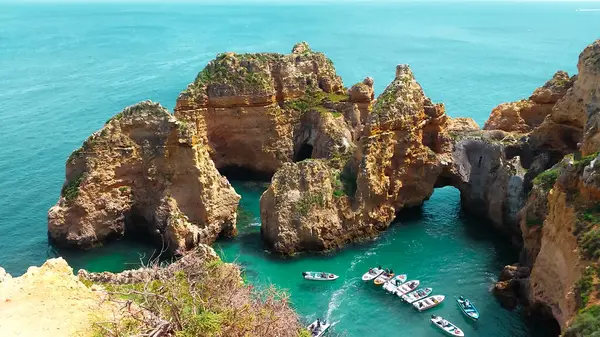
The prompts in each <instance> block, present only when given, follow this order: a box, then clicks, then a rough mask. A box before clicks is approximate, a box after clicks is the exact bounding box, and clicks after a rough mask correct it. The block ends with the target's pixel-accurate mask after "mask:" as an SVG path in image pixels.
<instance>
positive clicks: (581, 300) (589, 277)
mask: <svg viewBox="0 0 600 337" xmlns="http://www.w3.org/2000/svg"><path fill="white" fill-rule="evenodd" d="M595 278H600V267H597V266H595V265H590V266H588V267H586V269H585V271H584V272H583V275H582V276H581V278H580V279H579V281H577V283H576V284H575V293H576V294H577V299H578V306H579V308H585V307H586V306H587V305H588V303H589V301H590V296H591V295H592V293H593V292H594V290H595V291H600V285H598V284H595V282H594V279H595Z"/></svg>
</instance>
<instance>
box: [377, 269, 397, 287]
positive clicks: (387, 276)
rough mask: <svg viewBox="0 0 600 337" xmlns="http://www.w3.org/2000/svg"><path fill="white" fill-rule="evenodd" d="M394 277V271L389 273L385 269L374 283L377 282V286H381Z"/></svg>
mask: <svg viewBox="0 0 600 337" xmlns="http://www.w3.org/2000/svg"><path fill="white" fill-rule="evenodd" d="M392 277H394V273H393V272H392V271H390V272H389V273H388V272H385V271H384V272H383V274H381V275H379V276H377V278H376V279H375V281H373V283H375V285H376V286H380V285H382V284H384V283H386V282H387V281H388V280H390V279H391V278H392Z"/></svg>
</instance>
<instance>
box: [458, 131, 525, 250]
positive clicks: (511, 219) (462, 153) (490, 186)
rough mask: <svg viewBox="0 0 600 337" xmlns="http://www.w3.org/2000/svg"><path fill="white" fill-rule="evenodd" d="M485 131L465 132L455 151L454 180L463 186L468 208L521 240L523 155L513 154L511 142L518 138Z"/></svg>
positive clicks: (516, 240)
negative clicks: (520, 210)
mask: <svg viewBox="0 0 600 337" xmlns="http://www.w3.org/2000/svg"><path fill="white" fill-rule="evenodd" d="M497 136H498V135H495V134H494V133H488V132H484V133H481V134H480V135H479V136H477V135H465V136H463V137H464V139H462V140H460V141H458V142H457V143H456V144H455V146H454V150H453V152H452V163H453V171H454V175H453V176H452V178H450V179H451V183H452V185H453V186H455V187H457V188H458V189H459V190H460V196H461V203H462V207H463V209H465V211H466V212H468V213H471V214H474V215H478V216H483V217H484V218H486V219H488V220H489V221H490V222H491V224H492V225H493V226H494V227H495V228H496V229H498V230H499V231H500V232H504V233H505V234H507V235H508V236H509V237H511V238H512V239H513V240H514V241H515V243H519V242H520V234H521V233H520V230H519V227H518V224H517V221H516V219H517V212H518V211H519V209H520V208H521V207H522V206H523V203H524V195H523V176H524V175H525V170H524V169H523V168H522V167H521V164H520V161H519V157H513V158H511V157H510V156H509V155H510V151H507V149H510V146H515V144H518V140H515V139H514V138H511V136H510V135H508V136H506V135H502V134H500V137H497Z"/></svg>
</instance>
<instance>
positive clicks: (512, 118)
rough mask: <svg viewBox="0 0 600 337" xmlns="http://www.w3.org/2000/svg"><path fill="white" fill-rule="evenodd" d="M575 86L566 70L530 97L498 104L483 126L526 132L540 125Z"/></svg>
mask: <svg viewBox="0 0 600 337" xmlns="http://www.w3.org/2000/svg"><path fill="white" fill-rule="evenodd" d="M572 86H573V80H572V79H571V78H570V77H569V75H568V74H567V73H566V72H564V71H558V72H557V73H556V74H554V76H553V77H552V79H550V80H549V81H548V82H546V83H545V84H544V85H543V86H541V87H539V88H537V89H535V91H534V92H533V94H532V95H531V96H530V97H529V99H526V100H525V99H524V100H520V101H518V102H511V103H503V104H500V105H498V106H497V107H496V108H494V110H492V113H491V115H490V117H489V118H488V120H487V121H486V122H485V126H484V127H483V128H484V129H485V130H504V131H508V132H521V133H526V132H530V131H532V130H533V129H534V128H536V127H538V126H539V125H540V124H541V123H542V122H543V121H544V118H546V116H548V115H549V114H550V113H551V112H552V108H553V107H554V105H555V104H556V103H557V102H558V101H559V100H560V99H561V98H562V97H563V96H565V94H566V92H567V90H568V89H569V88H571V87H572Z"/></svg>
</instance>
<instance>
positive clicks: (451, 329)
mask: <svg viewBox="0 0 600 337" xmlns="http://www.w3.org/2000/svg"><path fill="white" fill-rule="evenodd" d="M431 323H433V325H434V326H436V327H437V328H438V329H441V330H442V331H444V332H445V333H447V334H448V335H451V336H459V337H463V336H464V335H465V333H464V332H463V331H462V330H461V329H459V328H458V327H457V326H456V325H454V324H452V323H450V322H448V321H447V320H445V319H443V318H442V317H440V316H435V315H431Z"/></svg>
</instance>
